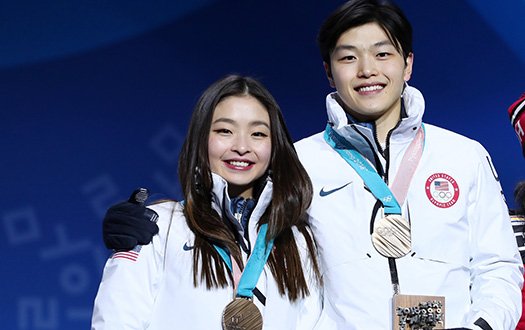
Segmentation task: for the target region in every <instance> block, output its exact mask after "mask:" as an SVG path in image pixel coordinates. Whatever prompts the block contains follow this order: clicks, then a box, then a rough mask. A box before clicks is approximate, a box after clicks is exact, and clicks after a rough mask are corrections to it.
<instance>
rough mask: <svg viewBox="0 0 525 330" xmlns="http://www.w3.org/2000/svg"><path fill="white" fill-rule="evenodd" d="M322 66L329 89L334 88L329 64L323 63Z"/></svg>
mask: <svg viewBox="0 0 525 330" xmlns="http://www.w3.org/2000/svg"><path fill="white" fill-rule="evenodd" d="M323 66H324V72H325V73H326V78H327V79H328V82H329V83H330V87H332V88H335V84H334V79H333V78H332V69H331V68H330V64H328V63H326V62H323Z"/></svg>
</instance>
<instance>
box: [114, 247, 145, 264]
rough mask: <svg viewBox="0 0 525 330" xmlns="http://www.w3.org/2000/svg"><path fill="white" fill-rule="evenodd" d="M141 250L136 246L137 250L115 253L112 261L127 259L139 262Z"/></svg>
mask: <svg viewBox="0 0 525 330" xmlns="http://www.w3.org/2000/svg"><path fill="white" fill-rule="evenodd" d="M140 248H141V247H140V246H136V247H135V248H133V249H132V250H129V251H118V252H115V253H113V255H112V256H111V259H127V260H131V261H137V259H138V258H139V252H140Z"/></svg>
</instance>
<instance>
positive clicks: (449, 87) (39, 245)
mask: <svg viewBox="0 0 525 330" xmlns="http://www.w3.org/2000/svg"><path fill="white" fill-rule="evenodd" d="M340 3H341V1H335V0H330V1H329V0H313V1H302V0H266V1H251V0H230V1H219V0H216V1H212V0H208V1H206V0H200V1H195V0H191V1H190V0H185V1H182V0H181V1H169V0H150V1H147V2H146V1H139V0H126V1H123V0H113V1H90V2H82V1H69V0H67V1H66V0H58V1H53V2H47V1H45V2H42V1H37V0H26V1H16V2H15V1H2V2H1V3H0V26H1V28H0V44H1V45H2V49H1V52H0V54H1V55H0V106H1V113H2V117H1V120H0V125H1V126H0V127H1V135H0V136H1V141H0V152H1V155H2V158H1V159H2V160H1V161H0V164H1V169H2V188H3V189H1V190H0V201H1V206H2V207H1V208H0V226H2V230H1V231H0V233H1V234H0V235H1V236H0V247H1V249H0V251H1V252H0V253H1V257H2V259H1V260H2V261H3V266H2V279H3V280H2V281H1V283H2V284H1V285H2V290H1V292H2V299H1V300H0V301H1V302H0V304H1V305H0V306H1V309H0V324H2V325H1V328H2V329H87V328H89V319H90V315H91V310H92V303H93V298H94V296H95V293H96V290H97V287H98V283H99V281H100V277H101V271H102V268H103V265H104V262H105V260H106V258H107V256H108V254H109V252H108V251H107V250H106V249H105V248H104V246H103V243H102V240H101V235H100V233H101V219H102V216H103V214H104V211H105V209H106V208H107V207H108V206H109V205H111V204H113V203H115V202H117V201H120V200H123V199H125V198H127V196H128V194H129V193H130V192H131V191H132V190H133V189H134V188H135V187H138V186H146V187H149V188H150V189H151V190H152V191H153V192H155V193H156V194H155V196H154V197H174V198H179V197H180V192H179V191H178V189H179V187H178V183H177V180H176V159H177V154H178V150H179V148H180V145H181V141H182V137H183V136H184V134H185V131H186V126H187V123H188V119H189V115H190V113H191V110H192V107H193V104H194V103H195V101H196V100H197V98H198V96H199V95H200V93H201V92H202V91H203V90H204V88H206V87H207V86H208V85H209V84H210V83H211V82H212V81H215V80H216V79H218V78H219V77H221V76H223V75H224V74H227V73H231V72H236V73H241V74H248V75H252V76H255V77H257V78H259V79H261V80H262V81H263V82H264V83H265V84H266V85H267V86H268V87H269V89H270V90H271V91H272V93H273V94H274V95H275V97H276V98H277V100H278V101H279V103H280V105H281V106H282V109H283V111H284V114H285V117H286V119H287V123H288V125H289V127H290V130H291V132H292V135H293V137H294V138H295V139H299V138H302V137H305V136H307V135H310V134H313V133H315V132H318V131H320V130H322V129H323V128H324V123H325V122H326V116H325V110H324V99H325V94H326V93H327V92H329V91H330V88H329V86H328V84H327V81H326V79H325V76H324V70H323V67H322V62H321V60H320V56H319V54H318V51H317V48H316V44H315V35H316V32H317V29H318V27H319V25H320V24H321V22H322V20H323V18H324V17H326V16H327V15H328V14H329V13H330V12H331V11H332V10H333V9H335V7H336V6H337V5H339V4H340ZM398 4H399V5H400V6H401V7H402V8H404V10H405V12H406V14H407V16H408V17H409V19H410V20H411V21H412V23H413V27H414V33H415V34H414V38H415V42H414V46H415V68H414V74H413V77H412V80H411V84H412V85H414V86H416V87H418V88H419V89H420V90H421V91H422V92H423V94H424V95H425V97H426V101H427V110H426V116H425V118H426V121H427V122H429V123H433V124H437V125H440V126H443V127H447V128H449V129H451V130H453V131H456V132H459V133H462V134H464V135H466V136H469V137H471V138H474V139H477V140H478V141H480V142H481V143H482V144H483V145H484V146H485V147H486V148H487V149H488V151H489V152H490V153H491V155H492V157H493V161H494V164H495V166H496V168H497V170H498V173H499V177H500V179H501V183H502V186H503V188H504V192H505V195H506V197H507V200H508V202H509V205H510V206H512V205H513V202H512V191H513V187H514V185H515V183H516V182H517V181H518V180H520V179H523V178H524V176H525V175H524V171H523V169H524V166H523V165H524V159H523V158H522V156H521V152H520V149H519V145H518V142H517V139H516V137H515V135H514V133H513V130H512V128H511V126H510V124H509V121H508V118H507V113H506V109H507V107H508V105H510V103H512V102H513V101H514V100H515V99H516V98H517V97H518V96H519V95H520V94H521V93H522V92H525V83H524V77H525V39H524V38H523V23H522V22H523V17H525V1H524V0H504V1H497V5H496V1H479V0H441V1H409V0H399V1H398ZM458 161H461V160H458Z"/></svg>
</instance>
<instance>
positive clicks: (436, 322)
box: [392, 294, 445, 330]
mask: <svg viewBox="0 0 525 330" xmlns="http://www.w3.org/2000/svg"><path fill="white" fill-rule="evenodd" d="M392 306H393V315H394V320H393V323H392V325H393V329H394V330H416V329H418V330H430V329H445V297H442V296H415V295H400V294H396V295H394V297H393V299H392Z"/></svg>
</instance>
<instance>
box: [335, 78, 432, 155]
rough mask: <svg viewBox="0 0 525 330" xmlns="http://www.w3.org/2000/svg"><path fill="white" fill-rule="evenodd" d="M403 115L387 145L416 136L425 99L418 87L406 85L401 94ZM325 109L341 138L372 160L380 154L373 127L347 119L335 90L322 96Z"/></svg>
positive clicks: (406, 140) (405, 141)
mask: <svg viewBox="0 0 525 330" xmlns="http://www.w3.org/2000/svg"><path fill="white" fill-rule="evenodd" d="M402 100H403V102H404V103H403V104H404V107H405V111H406V116H405V117H403V118H400V121H399V122H398V124H397V126H396V127H395V128H394V129H393V130H392V131H391V133H390V134H389V138H388V139H387V145H391V144H404V143H408V142H410V141H412V139H414V137H415V136H416V133H417V131H418V128H419V127H421V123H422V119H423V113H424V111H425V100H424V98H423V95H422V94H421V92H420V91H419V90H417V89H416V88H414V87H411V86H408V85H407V86H406V87H405V90H404V91H403V95H402ZM326 109H327V114H328V122H329V123H330V124H331V125H332V128H333V129H334V130H335V131H336V132H337V133H338V134H339V135H340V136H342V137H343V138H345V139H346V140H348V141H349V142H350V143H352V145H354V146H355V147H356V148H357V149H358V150H359V151H360V153H361V154H363V156H365V157H366V158H367V159H368V160H370V161H371V162H372V163H373V164H376V163H377V162H376V157H375V155H380V154H382V153H381V152H380V151H379V150H380V147H379V146H378V142H377V140H376V138H375V136H374V132H373V129H371V128H370V127H366V126H363V125H359V124H354V123H349V121H348V117H347V114H346V112H345V111H344V109H343V108H342V107H341V105H340V104H339V102H338V101H337V92H334V93H330V94H328V95H327V97H326Z"/></svg>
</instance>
